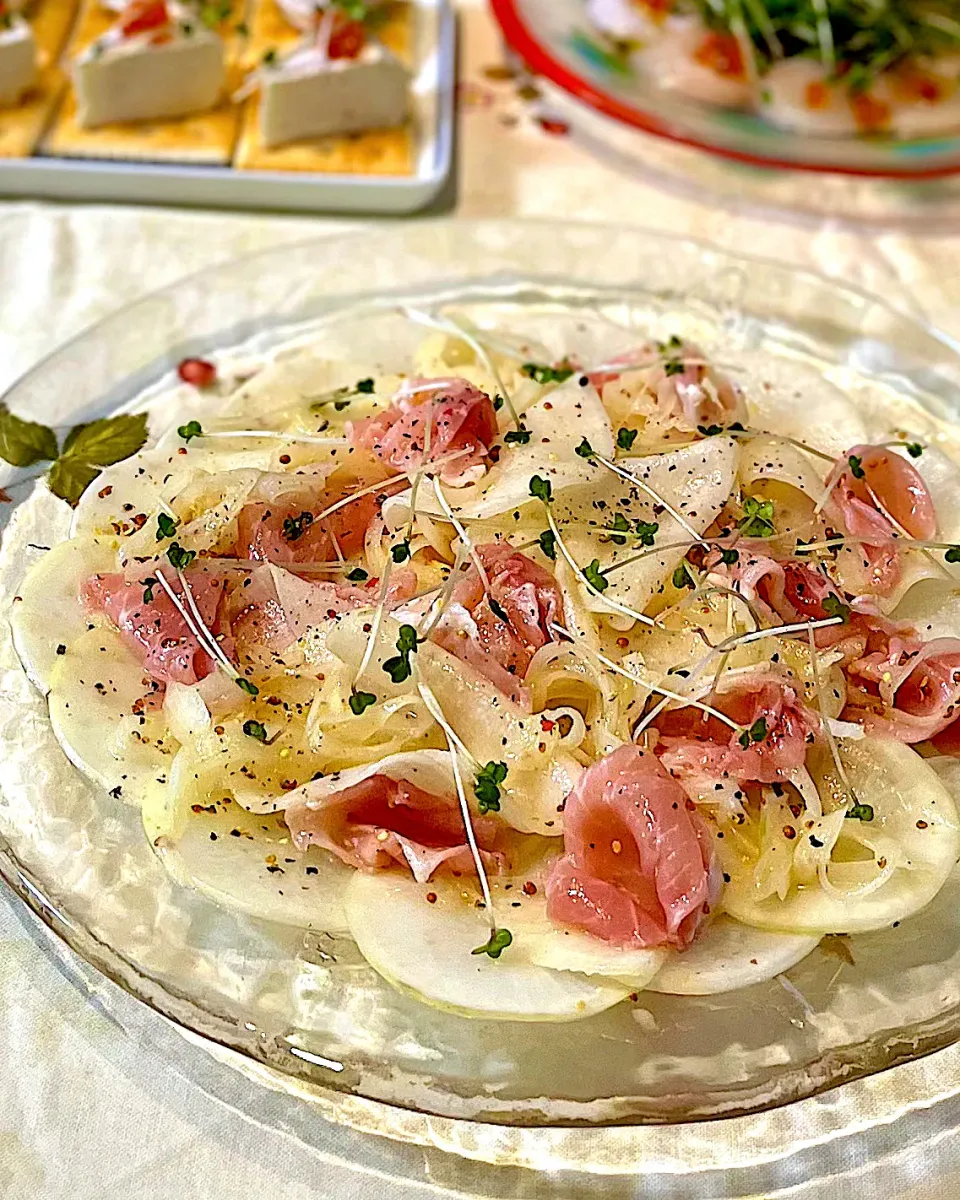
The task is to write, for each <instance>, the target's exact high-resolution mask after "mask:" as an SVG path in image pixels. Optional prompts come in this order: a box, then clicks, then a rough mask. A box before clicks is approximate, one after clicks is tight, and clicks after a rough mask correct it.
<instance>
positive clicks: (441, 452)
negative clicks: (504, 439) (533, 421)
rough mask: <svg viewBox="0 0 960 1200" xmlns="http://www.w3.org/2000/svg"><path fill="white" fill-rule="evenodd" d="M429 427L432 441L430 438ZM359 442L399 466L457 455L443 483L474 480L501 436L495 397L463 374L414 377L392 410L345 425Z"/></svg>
mask: <svg viewBox="0 0 960 1200" xmlns="http://www.w3.org/2000/svg"><path fill="white" fill-rule="evenodd" d="M428 429H429V441H428V440H427V438H428V434H427V430H428ZM347 432H348V434H349V436H350V440H351V441H352V442H353V444H354V445H355V446H358V447H363V448H364V449H366V450H371V451H372V452H373V453H374V454H375V455H376V456H377V458H378V459H380V461H381V462H382V463H385V464H386V465H387V466H389V467H392V468H393V469H394V470H396V471H415V470H417V469H418V468H420V467H422V466H423V464H424V462H433V461H434V460H436V459H438V458H446V457H447V456H448V455H451V454H457V457H456V458H455V459H453V460H452V461H450V462H449V463H447V464H446V465H444V467H443V468H442V470H441V472H440V478H441V480H442V481H443V482H444V483H448V484H452V485H455V486H456V485H458V484H459V485H465V484H468V483H475V482H476V481H477V480H478V479H479V478H481V476H482V475H483V474H484V473H485V472H486V469H487V467H488V465H489V463H490V448H491V447H492V446H493V444H494V442H495V441H496V440H497V414H496V411H495V409H494V407H493V401H492V400H491V399H490V397H489V396H488V395H487V394H486V393H485V392H481V391H480V389H479V388H476V387H474V386H473V384H472V383H468V382H467V381H466V380H465V379H448V380H447V379H411V380H410V381H409V382H408V383H407V384H406V385H405V386H404V387H403V388H402V389H401V390H400V391H399V392H398V393H397V394H396V396H394V398H393V403H392V404H391V405H390V407H389V408H388V409H386V410H385V411H384V412H382V413H378V414H377V415H376V416H373V417H367V418H366V419H365V420H363V421H356V422H352V423H351V424H349V425H348V426H347Z"/></svg>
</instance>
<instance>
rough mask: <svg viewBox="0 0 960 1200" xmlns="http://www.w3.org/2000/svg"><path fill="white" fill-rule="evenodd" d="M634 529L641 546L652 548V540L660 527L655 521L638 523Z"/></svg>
mask: <svg viewBox="0 0 960 1200" xmlns="http://www.w3.org/2000/svg"><path fill="white" fill-rule="evenodd" d="M635 528H636V531H637V537H638V538H639V539H640V545H641V546H652V545H653V542H654V538H656V536H657V534H658V533H659V531H660V526H659V525H658V524H657V522H656V521H638V522H637V524H636V526H635Z"/></svg>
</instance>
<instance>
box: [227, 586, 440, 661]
mask: <svg viewBox="0 0 960 1200" xmlns="http://www.w3.org/2000/svg"><path fill="white" fill-rule="evenodd" d="M416 590H417V576H416V573H415V572H414V571H412V570H410V569H409V568H404V569H402V570H395V571H393V572H392V573H391V575H390V583H389V586H388V589H387V596H386V606H387V608H388V609H389V608H393V607H394V606H396V605H397V604H402V603H404V602H405V601H406V600H409V599H410V597H411V596H413V595H414V593H415V592H416ZM379 593H380V580H379V579H377V578H371V579H368V580H367V581H366V582H365V583H363V584H361V585H359V586H354V585H352V584H350V583H345V582H341V581H334V580H329V579H301V578H300V577H299V576H298V575H295V574H293V572H292V571H287V570H284V569H283V568H282V567H275V566H263V567H258V568H257V569H256V570H255V571H251V572H250V573H249V575H248V576H247V578H246V579H245V580H244V581H243V583H242V584H241V585H239V586H238V587H235V588H234V590H233V591H232V593H231V595H230V600H229V603H228V605H227V608H226V614H225V615H226V616H227V618H228V619H229V623H230V631H231V634H232V636H233V639H234V644H235V646H236V652H237V655H238V657H239V661H240V662H249V663H252V664H261V665H271V664H272V663H274V662H277V663H278V664H279V656H281V655H282V654H283V652H284V651H285V650H287V649H288V648H289V647H290V646H291V645H293V643H294V642H296V641H297V640H298V639H299V638H301V637H303V635H304V634H305V633H306V631H307V630H308V629H309V628H310V627H311V626H317V625H323V624H324V622H326V621H327V620H329V619H331V618H334V617H338V616H340V614H341V613H345V612H351V611H354V610H356V609H358V608H370V607H372V606H374V605H376V603H377V601H378V598H379Z"/></svg>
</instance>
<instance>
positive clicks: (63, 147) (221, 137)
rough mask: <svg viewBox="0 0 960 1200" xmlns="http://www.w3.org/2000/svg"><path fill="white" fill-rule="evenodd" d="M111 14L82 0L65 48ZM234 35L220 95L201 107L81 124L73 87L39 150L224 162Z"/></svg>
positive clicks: (106, 24) (99, 28)
mask: <svg viewBox="0 0 960 1200" xmlns="http://www.w3.org/2000/svg"><path fill="white" fill-rule="evenodd" d="M115 20H116V14H115V13H111V12H108V11H107V10H105V9H103V8H102V7H101V6H100V4H99V3H98V0H83V5H82V8H81V10H80V16H79V18H78V20H77V23H76V27H75V28H74V31H73V36H72V37H71V38H70V46H69V53H70V56H71V57H76V55H78V54H80V53H81V52H82V51H83V50H85V49H86V47H87V46H89V45H90V43H91V42H94V41H96V39H97V38H98V37H100V36H102V34H104V33H106V31H107V30H108V29H109V28H110V26H111V25H112V24H113V23H114V22H115ZM238 55H239V41H238V39H237V38H236V37H235V36H234V35H230V36H229V37H228V38H227V78H226V84H225V87H224V98H223V99H222V100H221V102H220V103H219V104H218V105H217V107H216V108H212V109H210V110H208V111H207V112H201V113H191V114H190V115H189V116H186V117H178V118H177V119H175V120H169V119H166V120H162V121H137V122H117V123H116V124H113V125H102V126H99V127H98V128H96V129H84V128H82V127H81V125H80V124H79V123H78V121H77V101H76V96H75V95H74V92H73V89H72V88H71V89H70V92H69V94H68V95H67V97H66V98H65V100H64V103H63V106H62V108H61V109H60V112H59V113H58V114H57V119H56V121H55V123H54V125H53V128H52V129H51V130H50V132H49V134H48V135H47V137H46V138H45V139H44V142H43V151H44V153H45V154H48V155H53V156H56V157H59V158H106V159H120V160H127V161H131V162H174V163H195V164H205V165H224V166H225V165H227V164H228V163H229V162H230V156H231V154H232V153H233V147H234V144H235V142H236V139H237V131H238V129H239V126H240V110H239V107H238V106H237V105H236V104H234V103H233V101H232V100H231V99H230V97H231V96H232V95H233V93H234V92H235V91H236V89H237V88H238V87H239V85H240V80H241V73H240V67H239V64H238V62H237V58H238Z"/></svg>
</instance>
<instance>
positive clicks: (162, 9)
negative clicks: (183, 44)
mask: <svg viewBox="0 0 960 1200" xmlns="http://www.w3.org/2000/svg"><path fill="white" fill-rule="evenodd" d="M169 22H170V14H169V13H168V12H167V6H166V4H165V3H164V0H133V2H132V3H131V4H128V5H127V7H126V8H125V9H124V10H123V12H122V13H121V14H120V21H119V25H120V31H121V32H122V33H123V36H124V37H133V36H134V34H137V33H147V32H148V31H149V30H151V29H160V28H162V27H163V26H164V25H167V24H169ZM187 361H188V362H189V361H191V360H189V359H188V360H187ZM192 361H199V360H198V359H195V360H192ZM182 365H183V364H181V366H182ZM181 378H183V376H182V375H181ZM189 382H192V380H191V381H189Z"/></svg>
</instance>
